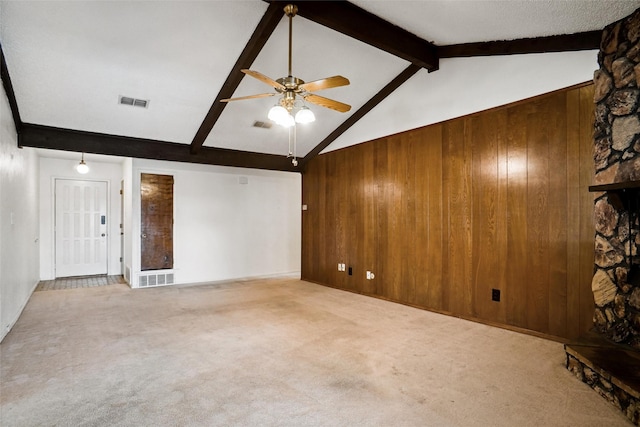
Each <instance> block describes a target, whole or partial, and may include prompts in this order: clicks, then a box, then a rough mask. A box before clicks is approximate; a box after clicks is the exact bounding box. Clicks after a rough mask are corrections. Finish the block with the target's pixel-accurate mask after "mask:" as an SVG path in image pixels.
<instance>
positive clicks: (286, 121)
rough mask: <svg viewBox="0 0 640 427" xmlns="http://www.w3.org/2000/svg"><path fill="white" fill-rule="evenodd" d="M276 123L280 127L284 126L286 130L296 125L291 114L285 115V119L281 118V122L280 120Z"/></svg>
mask: <svg viewBox="0 0 640 427" xmlns="http://www.w3.org/2000/svg"><path fill="white" fill-rule="evenodd" d="M276 123H278V124H279V125H280V126H284V127H286V128H290V127H291V126H294V125H295V124H296V121H295V120H294V119H293V117H292V116H291V114H289V113H287V115H286V116H285V117H283V118H282V120H280V121H278V122H276Z"/></svg>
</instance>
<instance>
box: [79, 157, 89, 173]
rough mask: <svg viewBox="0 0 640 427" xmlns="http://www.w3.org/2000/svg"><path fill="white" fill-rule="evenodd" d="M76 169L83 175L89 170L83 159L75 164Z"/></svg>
mask: <svg viewBox="0 0 640 427" xmlns="http://www.w3.org/2000/svg"><path fill="white" fill-rule="evenodd" d="M76 171H78V173H81V174H83V175H84V174H85V173H88V172H89V166H87V164H86V163H85V162H84V160H83V161H81V162H80V163H79V164H78V165H77V166H76Z"/></svg>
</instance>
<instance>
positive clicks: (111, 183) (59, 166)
mask: <svg viewBox="0 0 640 427" xmlns="http://www.w3.org/2000/svg"><path fill="white" fill-rule="evenodd" d="M77 157H78V158H77V159H73V160H71V159H60V158H50V157H42V156H41V157H40V184H39V185H40V279H41V280H51V279H54V278H55V277H56V274H55V235H54V233H55V231H54V224H55V198H54V189H55V179H56V178H62V179H75V180H88V181H106V182H107V183H108V189H107V191H108V202H107V203H108V216H107V224H108V243H107V244H108V259H107V262H108V274H121V271H122V268H121V263H120V256H121V254H120V252H121V248H120V221H121V218H120V181H121V180H122V164H121V163H106V162H96V161H87V165H88V166H89V168H90V170H89V173H87V174H85V175H81V174H79V173H78V172H76V170H75V166H76V165H77V164H78V162H79V161H80V154H78V156H77Z"/></svg>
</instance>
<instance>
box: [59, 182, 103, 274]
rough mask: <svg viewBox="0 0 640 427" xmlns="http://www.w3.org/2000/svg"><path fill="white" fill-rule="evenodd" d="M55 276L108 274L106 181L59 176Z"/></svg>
mask: <svg viewBox="0 0 640 427" xmlns="http://www.w3.org/2000/svg"><path fill="white" fill-rule="evenodd" d="M55 199H56V200H55V204H56V277H69V276H89V275H96V274H107V183H106V182H101V181H76V180H69V179H56V192H55Z"/></svg>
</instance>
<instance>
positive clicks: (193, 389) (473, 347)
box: [0, 279, 631, 426]
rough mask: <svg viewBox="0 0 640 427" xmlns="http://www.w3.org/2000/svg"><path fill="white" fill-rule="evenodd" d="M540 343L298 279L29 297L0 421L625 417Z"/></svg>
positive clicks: (8, 364) (248, 422)
mask: <svg viewBox="0 0 640 427" xmlns="http://www.w3.org/2000/svg"><path fill="white" fill-rule="evenodd" d="M564 359H565V356H564V351H563V347H562V345H561V344H559V343H556V342H550V341H547V340H543V339H540V338H535V337H531V336H527V335H522V334H518V333H515V332H510V331H506V330H502V329H497V328H492V327H489V326H485V325H481V324H477V323H473V322H468V321H464V320H460V319H455V318H452V317H447V316H443V315H438V314H434V313H430V312H427V311H423V310H418V309H414V308H411V307H406V306H402V305H399V304H394V303H390V302H386V301H381V300H377V299H373V298H369V297H364V296H360V295H355V294H351V293H347V292H343V291H339V290H335V289H330V288H326V287H322V286H318V285H314V284H310V283H307V282H303V281H299V280H293V279H286V280H275V279H270V280H256V281H248V282H234V283H227V284H222V285H221V284H217V285H201V286H190V287H186V286H183V287H179V286H177V287H164V288H150V289H142V290H131V289H129V288H128V287H127V286H126V285H111V286H104V287H94V288H84V289H70V290H57V291H44V292H36V293H34V294H33V296H32V298H31V300H30V301H29V303H28V305H27V307H26V309H25V311H24V313H23V314H22V316H21V318H20V319H19V321H18V322H17V324H16V325H15V327H14V328H13V330H12V331H11V332H10V333H9V335H7V337H6V338H5V340H4V341H3V342H2V344H0V362H1V367H0V425H2V426H47V425H51V426H53V425H57V426H107V425H108V426H134V425H135V426H356V425H362V426H627V425H631V424H630V423H629V422H628V421H627V420H626V418H625V417H624V416H623V415H622V414H621V413H620V412H618V410H617V409H615V408H614V407H613V406H612V405H611V404H609V403H608V402H606V401H605V400H604V399H603V398H601V397H600V396H599V395H598V394H597V393H596V392H594V391H593V390H591V389H590V388H589V387H588V386H587V385H585V384H583V383H582V382H580V381H578V380H577V379H576V378H575V377H573V376H572V375H571V373H569V372H568V371H567V370H566V369H565V368H564V362H565V360H564Z"/></svg>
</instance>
